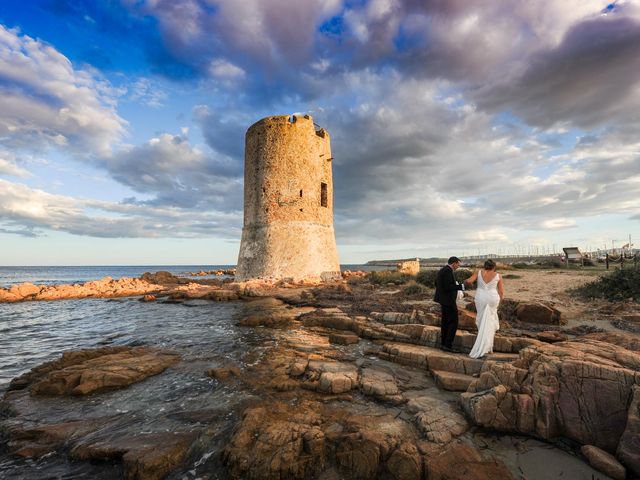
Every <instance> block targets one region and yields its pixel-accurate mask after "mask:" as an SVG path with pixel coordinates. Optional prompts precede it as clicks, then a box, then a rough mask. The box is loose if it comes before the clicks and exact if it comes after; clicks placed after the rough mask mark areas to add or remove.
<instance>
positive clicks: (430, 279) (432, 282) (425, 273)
mask: <svg viewBox="0 0 640 480" xmlns="http://www.w3.org/2000/svg"><path fill="white" fill-rule="evenodd" d="M438 272H439V269H438V270H435V269H431V270H421V271H420V272H419V273H418V275H416V281H417V282H418V283H421V284H422V285H425V286H427V287H429V288H435V286H436V276H437V275H438ZM471 275H473V272H472V271H471V270H469V269H468V268H459V269H458V270H456V271H455V272H454V276H455V279H456V281H458V282H460V283H462V282H464V281H465V280H466V279H467V278H469V277H470V276H471Z"/></svg>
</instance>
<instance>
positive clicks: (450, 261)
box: [447, 257, 462, 265]
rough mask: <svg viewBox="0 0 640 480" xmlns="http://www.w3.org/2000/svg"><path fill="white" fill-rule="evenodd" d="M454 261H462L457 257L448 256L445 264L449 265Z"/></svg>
mask: <svg viewBox="0 0 640 480" xmlns="http://www.w3.org/2000/svg"><path fill="white" fill-rule="evenodd" d="M456 262H458V263H462V262H461V261H460V259H459V258H458V257H449V260H447V265H451V264H453V263H456Z"/></svg>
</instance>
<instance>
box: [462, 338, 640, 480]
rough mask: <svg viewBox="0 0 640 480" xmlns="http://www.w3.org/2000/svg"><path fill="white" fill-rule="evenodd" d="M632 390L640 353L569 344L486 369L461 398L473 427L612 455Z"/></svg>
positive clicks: (527, 352)
mask: <svg viewBox="0 0 640 480" xmlns="http://www.w3.org/2000/svg"><path fill="white" fill-rule="evenodd" d="M639 384H640V354H638V353H636V352H631V351H629V350H626V349H624V348H621V347H618V346H615V345H612V344H609V343H604V342H599V341H596V340H583V341H581V342H575V341H570V342H562V343H556V344H544V345H540V346H535V347H529V348H526V349H524V350H522V351H521V352H520V358H519V359H518V360H516V361H515V362H513V363H512V364H509V363H503V364H499V363H492V362H488V363H487V364H486V365H485V368H483V370H482V372H481V374H480V377H479V378H478V379H477V380H476V381H475V382H473V383H472V384H471V385H470V387H469V391H468V392H467V393H463V394H462V396H461V398H462V405H463V407H464V410H465V412H466V414H467V416H468V417H469V418H470V419H471V420H472V421H473V422H474V423H476V424H478V425H482V426H484V427H489V428H494V429H497V430H500V431H515V432H520V433H526V434H535V435H537V436H539V437H541V438H544V439H550V438H554V437H557V436H565V437H568V438H570V439H573V440H575V441H577V442H580V443H581V444H586V445H595V446H597V447H598V448H601V449H603V450H606V451H608V452H615V451H616V449H617V448H618V444H619V443H620V441H621V437H622V435H623V432H625V427H626V426H627V424H628V415H629V410H630V408H629V405H630V404H631V400H632V395H633V392H634V391H635V388H637V385H639ZM632 423H633V422H632ZM630 438H634V434H633V433H632V434H630ZM633 441H637V440H631V442H633ZM621 458H622V457H621ZM627 465H628V466H630V465H631V463H630V461H627ZM634 473H635V472H634Z"/></svg>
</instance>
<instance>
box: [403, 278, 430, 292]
mask: <svg viewBox="0 0 640 480" xmlns="http://www.w3.org/2000/svg"><path fill="white" fill-rule="evenodd" d="M428 291H429V289H428V288H426V287H425V286H424V285H421V284H419V283H417V282H415V281H411V282H409V283H407V284H406V285H405V287H404V288H403V289H402V293H403V294H404V295H422V294H425V293H427V292H428Z"/></svg>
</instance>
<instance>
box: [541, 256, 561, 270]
mask: <svg viewBox="0 0 640 480" xmlns="http://www.w3.org/2000/svg"><path fill="white" fill-rule="evenodd" d="M538 265H540V266H541V267H542V268H562V267H563V266H564V263H562V261H561V260H560V259H559V258H547V259H545V260H543V261H541V262H540V263H539V264H538Z"/></svg>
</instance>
